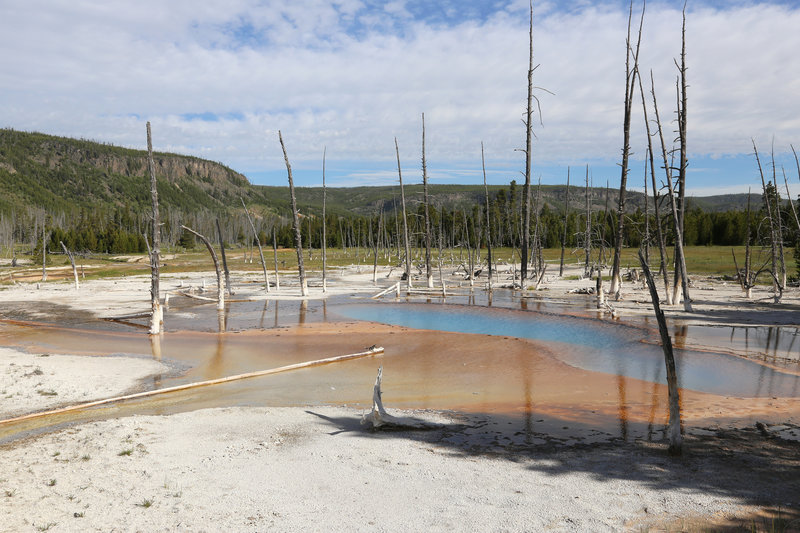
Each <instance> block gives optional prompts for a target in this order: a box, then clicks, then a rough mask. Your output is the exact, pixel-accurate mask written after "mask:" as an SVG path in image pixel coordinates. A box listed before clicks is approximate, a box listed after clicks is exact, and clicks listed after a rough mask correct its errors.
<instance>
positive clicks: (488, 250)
mask: <svg viewBox="0 0 800 533" xmlns="http://www.w3.org/2000/svg"><path fill="white" fill-rule="evenodd" d="M481 169H482V170H483V196H484V198H485V200H486V259H487V262H488V264H489V292H491V291H492V224H491V216H490V215H489V187H488V186H487V185H486V159H485V158H484V155H483V141H481ZM440 220H441V218H440ZM439 240H440V244H439V247H440V251H439V258H440V260H439V263H441V257H442V252H441V237H440V239H439ZM439 270H440V271H441V266H440V268H439ZM440 276H441V274H440ZM442 291H444V281H442Z"/></svg>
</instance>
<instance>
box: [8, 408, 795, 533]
mask: <svg viewBox="0 0 800 533" xmlns="http://www.w3.org/2000/svg"><path fill="white" fill-rule="evenodd" d="M417 415H419V416H421V417H423V418H426V419H428V420H435V421H438V422H441V423H443V424H445V425H448V424H454V423H458V422H461V421H455V422H454V421H452V420H449V419H448V417H446V416H443V415H436V414H425V413H422V414H419V413H417ZM448 434H449V432H448V430H434V431H421V432H420V431H417V432H387V433H369V432H367V431H365V430H363V429H361V428H360V426H359V413H358V412H356V411H353V410H350V409H345V408H335V407H325V408H320V407H316V408H309V409H307V410H304V409H286V408H273V409H264V408H252V409H239V408H226V409H213V410H203V411H195V412H191V413H184V414H179V415H173V416H169V417H157V416H155V417H154V416H134V417H128V418H123V419H119V420H109V421H104V422H92V423H87V424H83V425H80V426H78V427H74V428H71V429H68V430H64V431H60V432H57V433H55V434H51V435H47V436H43V437H39V438H36V439H31V440H29V441H26V442H24V443H22V444H20V445H17V446H13V447H4V448H2V449H0V463H2V464H3V465H4V468H3V474H2V476H3V478H4V479H3V480H2V482H0V490H2V491H4V494H5V495H1V494H0V497H2V498H3V506H2V508H3V517H2V520H0V522H2V524H3V525H2V527H0V529H1V530H2V531H34V530H36V529H37V528H41V527H46V526H48V525H51V524H54V525H52V529H51V530H52V531H265V530H275V531H543V530H557V531H561V530H564V531H617V530H620V529H623V528H625V527H626V526H628V527H634V526H633V524H639V523H640V522H636V521H641V520H644V521H645V522H647V521H648V520H652V521H656V522H659V521H670V520H672V519H674V518H675V517H686V516H695V515H701V516H716V517H720V516H724V515H725V514H726V513H732V512H742V511H743V510H744V509H746V508H744V507H742V504H743V502H747V501H748V499H750V498H751V497H752V496H753V493H752V492H751V489H752V486H748V487H747V490H742V491H741V492H740V491H739V490H737V489H736V488H735V486H733V484H734V483H735V476H733V477H732V472H731V471H732V469H731V468H728V470H731V471H728V472H726V471H725V469H724V468H722V467H721V466H720V465H718V464H716V463H713V464H712V463H708V462H705V463H703V462H701V460H700V459H699V458H694V459H693V458H688V459H684V460H682V461H680V462H678V463H676V462H674V461H671V460H670V459H669V458H667V457H666V455H665V454H664V453H663V450H660V451H659V452H658V453H653V452H652V451H648V450H646V449H643V448H637V447H634V446H629V445H628V446H622V447H608V446H606V447H601V448H598V449H593V450H588V449H587V450H567V451H562V452H543V453H540V454H536V455H517V456H503V455H487V454H482V453H473V452H471V451H468V450H466V449H464V448H462V447H460V446H458V445H453V444H452V442H450V441H449V440H448ZM698 468H702V469H703V471H702V472H698ZM721 477H722V478H731V479H728V480H727V482H730V483H731V484H732V486H731V487H730V488H726V487H725V486H724V485H725V481H724V480H722V479H721ZM752 483H753V482H752V481H751V484H752ZM758 488H759V490H761V491H763V492H762V493H761V495H762V496H767V495H769V496H771V497H773V498H776V497H777V498H778V501H779V500H780V497H779V494H780V491H777V490H773V491H772V493H771V494H770V490H769V488H768V487H765V486H764V484H763V483H759V487H758ZM784 495H785V497H786V498H789V497H791V495H789V494H785V493H784ZM784 503H788V502H784ZM76 513H77V514H78V516H77V517H76V516H75V515H76Z"/></svg>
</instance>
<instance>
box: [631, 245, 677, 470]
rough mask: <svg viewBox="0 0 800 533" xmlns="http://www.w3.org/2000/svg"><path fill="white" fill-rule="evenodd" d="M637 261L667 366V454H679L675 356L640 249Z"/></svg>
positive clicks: (653, 284) (654, 286)
mask: <svg viewBox="0 0 800 533" xmlns="http://www.w3.org/2000/svg"><path fill="white" fill-rule="evenodd" d="M639 262H640V263H641V265H642V271H643V272H644V275H645V278H647V286H648V287H649V289H650V298H651V299H652V300H653V310H654V311H655V315H656V320H657V321H658V331H659V334H660V335H661V348H662V350H663V351H664V362H665V364H666V367H667V389H668V391H669V427H668V429H667V436H668V439H669V454H670V455H680V454H681V452H682V438H681V408H680V392H679V390H678V373H677V371H676V368H675V356H674V354H673V352H672V340H671V339H670V336H669V331H668V330H667V320H666V319H665V318H664V312H663V311H661V305H659V303H658V290H656V284H655V281H653V276H652V274H651V273H650V267H649V265H648V264H647V261H645V259H644V256H643V255H642V252H641V250H640V251H639Z"/></svg>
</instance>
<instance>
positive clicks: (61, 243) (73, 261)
mask: <svg viewBox="0 0 800 533" xmlns="http://www.w3.org/2000/svg"><path fill="white" fill-rule="evenodd" d="M58 243H59V244H60V245H61V248H62V249H63V250H64V253H65V254H66V256H67V257H69V262H70V264H72V275H73V276H74V277H75V290H78V289H79V288H80V285H79V284H78V269H77V268H75V256H74V255H72V252H70V251H69V250H67V247H66V246H65V245H64V243H63V242H62V241H58Z"/></svg>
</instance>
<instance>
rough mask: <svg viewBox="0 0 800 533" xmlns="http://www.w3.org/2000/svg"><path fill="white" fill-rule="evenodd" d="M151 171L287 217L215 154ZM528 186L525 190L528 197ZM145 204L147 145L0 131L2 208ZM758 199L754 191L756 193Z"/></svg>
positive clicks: (435, 195)
mask: <svg viewBox="0 0 800 533" xmlns="http://www.w3.org/2000/svg"><path fill="white" fill-rule="evenodd" d="M154 159H155V164H156V174H157V176H158V180H159V185H158V191H159V199H160V202H161V204H162V205H163V206H164V207H165V208H167V209H173V210H176V211H180V212H184V213H195V214H197V213H200V212H212V213H216V214H225V213H227V214H233V213H238V212H240V211H241V202H240V198H243V199H244V200H245V201H246V202H247V203H248V205H250V206H252V207H253V209H254V211H256V212H258V213H261V214H263V215H269V214H270V213H271V214H274V215H279V216H286V215H288V214H289V193H288V187H285V186H284V187H267V186H259V185H253V184H251V183H250V182H249V181H248V180H247V178H246V177H245V176H243V175H242V174H239V173H238V172H236V171H234V170H232V169H230V168H228V167H226V166H224V165H222V164H221V163H216V162H213V161H208V160H204V159H200V158H197V157H192V156H184V155H177V154H168V153H160V152H157V153H155V155H154ZM565 189H566V188H565V187H564V186H563V185H548V186H542V190H541V202H542V205H544V204H547V205H549V206H550V207H551V208H554V209H559V210H560V209H563V205H564V200H565ZM489 192H490V196H491V197H492V199H493V201H494V200H495V199H496V198H497V195H498V194H500V195H501V196H504V197H505V198H504V199H506V200H507V201H508V202H509V203H510V204H511V205H520V198H521V194H522V187H521V185H516V186H511V185H493V186H490V187H489ZM535 194H536V193H535V187H534V188H532V195H533V196H534V198H535ZM297 196H298V205H299V208H300V210H301V211H302V212H305V213H319V212H321V210H322V188H321V187H300V188H298V190H297ZM430 196H431V203H432V204H433V205H435V206H437V207H440V208H441V207H445V208H447V209H454V208H459V209H463V208H467V209H471V207H472V206H474V205H476V204H482V203H483V198H484V191H483V187H482V186H480V185H431V186H430ZM421 198H422V186H421V185H419V184H414V185H410V186H407V187H406V199H407V202H408V204H409V207H410V208H411V209H416V208H417V206H418V205H419V202H420V201H421ZM643 199H644V197H643V195H642V194H641V193H637V192H629V193H628V209H629V210H630V211H631V212H633V211H636V210H637V209H644V204H643ZM149 201H150V189H149V178H148V175H147V152H145V151H143V150H132V149H127V148H121V147H118V146H113V145H109V144H103V143H98V142H92V141H87V140H78V139H70V138H65V137H55V136H52V135H45V134H42V133H26V132H19V131H14V130H10V129H0V211H2V212H9V211H17V212H19V211H21V210H24V209H25V208H28V207H37V208H43V209H45V210H47V211H48V212H50V213H65V214H69V213H74V212H76V211H79V210H82V211H85V210H92V211H97V210H99V211H106V212H112V211H115V210H119V209H125V210H131V211H133V212H143V211H145V210H146V209H147V206H148V205H149ZM399 201H400V194H399V188H398V187H397V186H383V187H352V188H329V189H328V210H329V212H330V213H331V214H337V215H346V214H357V215H370V214H374V213H376V212H377V211H378V210H380V208H381V207H383V209H384V210H387V211H389V210H392V209H393V208H394V207H395V206H399ZM616 201H617V191H616V189H613V188H612V189H611V190H610V191H609V198H608V207H609V209H611V210H613V209H615V207H616ZM752 201H753V203H754V205H759V203H760V195H753V198H752ZM570 202H571V205H572V209H576V210H580V209H583V208H584V206H585V196H584V189H583V188H582V187H581V186H580V185H578V186H572V187H570ZM590 202H591V205H592V209H593V210H598V209H603V208H604V206H605V205H606V191H605V189H601V188H593V189H590ZM745 202H746V195H744V194H740V195H726V196H724V197H722V196H715V197H706V198H697V199H690V207H691V206H692V205H697V206H699V207H702V208H703V209H704V210H705V211H727V210H732V209H737V210H738V209H743V208H744V205H745Z"/></svg>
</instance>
